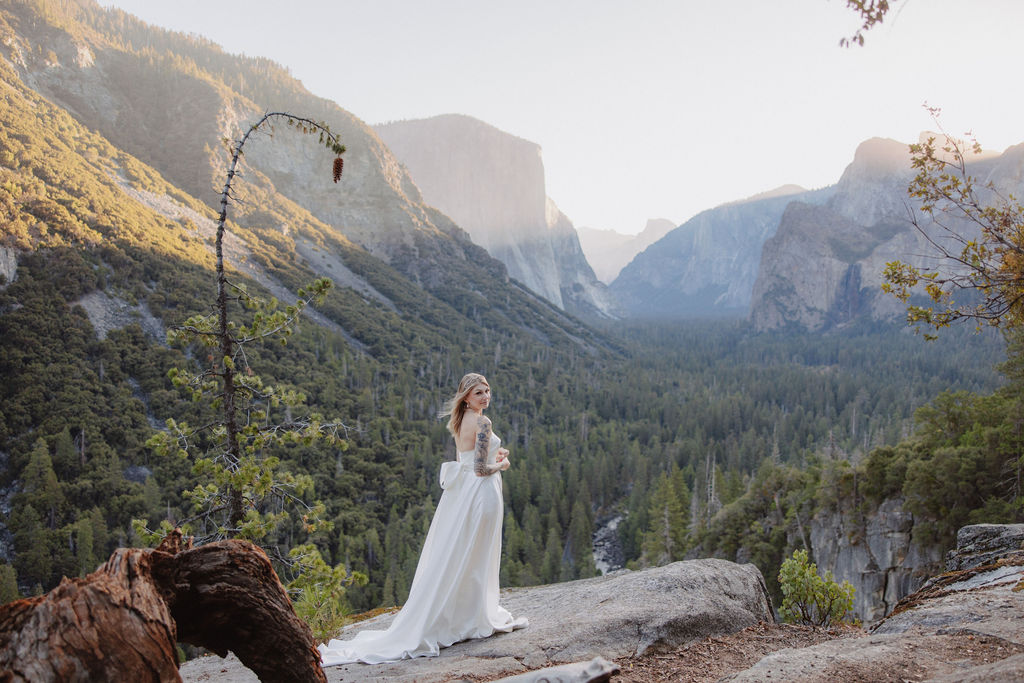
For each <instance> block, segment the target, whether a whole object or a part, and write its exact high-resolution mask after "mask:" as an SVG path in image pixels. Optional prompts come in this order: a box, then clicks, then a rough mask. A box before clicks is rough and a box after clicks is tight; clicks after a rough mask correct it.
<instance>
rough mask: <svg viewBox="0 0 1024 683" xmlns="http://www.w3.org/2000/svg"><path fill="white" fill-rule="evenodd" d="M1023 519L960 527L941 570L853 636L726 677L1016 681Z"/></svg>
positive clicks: (1020, 664)
mask: <svg viewBox="0 0 1024 683" xmlns="http://www.w3.org/2000/svg"><path fill="white" fill-rule="evenodd" d="M1022 544H1024V524H1011V525H999V524H977V525H972V526H967V527H964V528H962V529H960V532H959V533H958V534H957V548H956V550H954V551H952V552H950V554H949V556H948V557H947V560H946V562H947V569H948V570H949V571H947V572H946V573H944V574H940V575H939V576H936V577H933V578H932V579H930V580H929V581H928V582H927V583H925V585H924V586H922V587H921V589H920V590H918V591H917V592H915V593H913V594H911V595H908V596H907V597H906V598H904V599H903V600H901V601H900V602H899V603H898V604H897V605H896V607H895V609H893V612H892V614H890V615H889V616H888V617H886V618H885V619H883V620H882V621H881V622H880V623H879V624H878V625H876V626H875V627H874V629H873V630H872V631H871V633H869V634H866V635H863V636H861V637H850V638H842V639H837V640H831V641H828V642H824V643H820V644H818V645H814V646H812V647H806V648H799V649H783V650H779V651H778V652H774V653H772V654H770V655H768V656H766V657H764V658H763V659H761V661H759V662H758V663H757V664H755V665H754V666H753V667H751V668H749V669H747V670H745V671H742V672H739V673H736V674H733V675H731V676H728V677H726V678H724V679H722V680H726V681H744V682H746V681H769V680H775V681H778V680H786V681H948V682H952V681H978V682H982V681H985V682H988V681H1024V550H1022Z"/></svg>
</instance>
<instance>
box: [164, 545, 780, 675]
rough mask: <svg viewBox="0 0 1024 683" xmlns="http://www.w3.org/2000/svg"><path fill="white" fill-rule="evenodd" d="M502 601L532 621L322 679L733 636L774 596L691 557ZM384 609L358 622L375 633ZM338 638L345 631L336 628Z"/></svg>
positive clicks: (563, 659) (522, 664)
mask: <svg viewBox="0 0 1024 683" xmlns="http://www.w3.org/2000/svg"><path fill="white" fill-rule="evenodd" d="M502 604H503V605H504V606H505V607H507V608H508V609H509V610H510V611H511V612H512V613H513V614H515V615H516V616H525V617H527V618H529V620H530V625H529V627H527V628H525V629H522V630H519V631H513V632H512V633H505V634H500V635H496V636H492V637H490V638H484V639H480V640H470V641H465V642H462V643H457V644H456V645H453V646H452V647H449V648H446V649H444V650H442V651H441V655H440V656H439V657H436V658H430V659H415V660H404V661H401V662H394V663H389V664H380V665H374V666H367V665H363V664H349V665H346V666H340V667H328V668H327V669H326V672H327V678H328V680H329V681H341V680H345V681H379V680H388V681H412V680H416V681H422V682H426V681H442V680H451V679H454V678H459V677H460V676H469V675H473V676H474V677H487V678H495V677H499V676H501V675H513V674H518V673H522V672H524V671H526V670H529V669H538V668H542V667H545V666H550V665H554V664H561V663H569V662H578V661H584V660H589V659H591V658H593V657H596V656H602V657H605V658H606V659H612V658H615V657H623V656H630V655H642V654H644V653H645V652H647V651H648V650H651V649H652V648H660V647H668V646H674V645H679V644H683V643H687V642H690V641H694V640H700V639H702V638H704V637H706V636H708V635H714V634H719V635H720V634H725V633H733V632H735V631H738V630H740V629H742V628H744V627H746V626H750V625H753V624H756V623H758V622H761V621H773V617H772V606H771V601H770V599H769V597H768V593H767V591H766V589H765V585H764V579H763V577H762V576H761V573H760V572H759V571H758V570H757V568H756V567H754V566H753V565H750V564H746V565H738V564H734V563H732V562H727V561H725V560H690V561H686V562H676V563H674V564H670V565H667V566H664V567H657V568H653V569H646V570H642V571H634V572H630V571H621V572H615V573H613V574H609V575H607V576H602V577H597V578H593V579H584V580H580V581H570V582H567V583H560V584H552V585H547V586H537V587H534V588H514V589H509V590H505V591H503V592H502ZM393 618H394V615H391V614H389V615H384V616H380V617H375V618H374V619H371V620H368V621H365V622H361V623H358V624H355V625H353V626H351V627H349V628H348V629H347V631H346V632H347V633H349V634H351V633H354V632H355V631H358V630H361V629H364V628H375V629H381V628H386V627H387V625H388V624H389V623H390V622H391V620H392V619H393ZM341 637H342V638H344V637H345V634H344V633H343V634H342V636H341ZM214 672H215V673H216V680H218V681H224V682H227V681H230V682H241V681H254V680H255V678H254V677H253V676H251V674H250V672H248V671H246V670H244V669H242V668H241V667H240V666H239V665H238V663H237V662H232V661H230V660H228V661H224V660H220V659H217V658H202V659H199V660H195V661H192V662H188V663H186V664H185V665H183V666H182V669H181V674H182V678H183V679H184V680H186V681H201V680H208V678H207V676H208V674H211V673H214Z"/></svg>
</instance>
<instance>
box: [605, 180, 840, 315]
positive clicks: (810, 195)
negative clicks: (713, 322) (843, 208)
mask: <svg viewBox="0 0 1024 683" xmlns="http://www.w3.org/2000/svg"><path fill="white" fill-rule="evenodd" d="M827 193H828V191H827V190H826V191H816V192H806V191H804V190H803V189H802V188H798V187H795V186H787V187H785V188H780V189H779V190H778V191H776V192H771V193H767V194H765V195H758V196H755V197H751V198H749V199H746V200H743V201H739V202H732V203H729V204H724V205H722V206H719V207H716V208H713V209H709V210H707V211H703V212H701V213H699V214H697V215H696V216H694V217H693V218H691V219H690V220H688V221H686V222H685V223H683V224H682V225H681V226H679V227H678V228H676V229H675V230H673V231H671V232H669V233H668V234H667V235H665V236H664V237H663V238H661V239H660V240H658V241H657V242H655V243H654V244H652V245H651V246H649V247H647V248H646V249H645V250H644V251H643V252H641V253H639V254H637V256H636V257H635V258H634V259H633V260H632V261H631V262H630V263H629V265H627V266H626V267H625V268H623V269H622V272H621V273H619V275H618V277H617V278H616V279H615V281H614V282H612V284H611V285H610V287H609V290H610V291H611V293H612V295H613V296H614V297H615V298H616V300H617V301H618V303H619V305H620V307H621V308H620V311H621V312H622V313H623V314H627V313H628V314H631V315H635V314H639V315H652V314H653V315H659V314H660V315H672V316H681V317H687V316H707V315H733V316H738V317H739V316H745V315H746V314H747V310H748V307H749V305H750V297H751V291H752V289H753V287H754V281H755V279H756V278H757V274H758V266H759V263H760V261H761V250H762V246H763V245H764V244H765V241H766V240H767V239H768V238H770V237H771V236H772V235H774V234H775V231H776V229H777V228H778V226H779V219H780V218H781V217H782V213H783V211H784V210H785V208H786V206H787V205H789V204H790V202H792V201H794V200H797V199H799V200H801V201H805V202H810V203H817V202H821V201H824V200H825V198H826V197H827Z"/></svg>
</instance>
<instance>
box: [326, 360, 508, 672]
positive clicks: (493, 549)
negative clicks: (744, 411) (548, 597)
mask: <svg viewBox="0 0 1024 683" xmlns="http://www.w3.org/2000/svg"><path fill="white" fill-rule="evenodd" d="M490 402H491V387H490V385H489V384H488V383H487V380H486V379H485V378H484V376H483V375H479V374H476V373H470V374H468V375H466V376H465V377H463V378H462V381H461V382H459V388H458V391H457V392H456V393H455V396H454V398H452V399H451V401H449V402H448V403H447V404H445V411H444V412H443V413H441V416H442V417H443V416H445V415H450V416H451V417H450V419H449V421H448V430H449V431H450V432H451V433H452V436H454V437H455V446H456V450H457V451H458V456H457V459H456V460H455V461H453V462H446V463H444V465H443V466H442V468H441V486H442V488H443V489H444V491H443V492H442V493H441V500H440V502H439V503H438V504H437V510H436V512H435V513H434V519H433V520H432V521H431V523H430V530H429V531H428V532H427V539H426V541H424V543H423V551H422V553H421V554H420V561H419V564H417V565H416V575H415V577H414V578H413V581H412V587H411V588H410V589H409V599H408V600H406V602H405V605H404V606H403V607H402V609H401V611H400V612H399V613H398V614H397V615H396V616H395V620H394V621H393V622H392V623H391V626H390V627H389V628H388V629H387V630H386V631H370V630H367V631H361V632H359V633H358V634H357V635H356V636H355V638H353V639H352V640H332V641H331V642H329V643H327V644H326V645H321V646H320V656H321V659H322V662H323V665H324V666H334V665H337V664H347V663H349V662H366V663H367V664H377V663H380V662H389V661H394V660H398V659H403V658H406V657H428V656H436V655H437V654H438V650H440V648H442V647H448V646H449V645H451V644H453V643H457V642H459V641H460V640H466V639H468V638H485V637H487V636H490V635H491V634H493V633H495V632H497V631H505V632H507V631H511V630H513V629H517V628H522V627H524V626H526V625H527V620H526V619H525V618H519V619H514V618H513V617H512V615H511V614H509V612H508V610H506V609H504V608H503V607H502V606H501V605H499V604H498V562H499V560H500V557H501V527H502V515H503V514H504V502H503V500H502V496H501V474H499V473H500V472H501V471H503V470H507V469H508V468H509V460H508V455H509V453H508V450H506V449H504V448H501V447H500V446H501V439H499V438H498V437H497V436H495V435H494V434H493V433H491V421H490V420H489V419H488V418H487V417H485V416H484V414H483V411H484V409H486V408H487V406H488V405H489V404H490Z"/></svg>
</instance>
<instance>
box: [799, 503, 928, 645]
mask: <svg viewBox="0 0 1024 683" xmlns="http://www.w3.org/2000/svg"><path fill="white" fill-rule="evenodd" d="M913 527H914V518H913V515H911V514H910V513H909V512H906V511H905V510H903V501H902V499H899V498H896V499H890V500H886V501H883V502H882V503H881V504H880V505H879V506H878V509H877V510H875V511H873V512H871V513H870V514H868V515H866V516H864V517H861V515H859V514H857V515H851V514H849V513H839V512H835V511H831V512H824V513H820V514H818V515H817V516H816V517H814V519H812V520H811V523H810V532H809V535H810V542H811V548H812V549H813V554H812V559H813V561H814V562H815V563H816V564H817V565H818V569H819V570H821V571H825V570H826V569H828V570H831V571H832V574H833V575H834V577H835V580H836V581H838V582H840V583H842V582H843V581H849V582H850V583H851V584H852V585H853V587H854V588H855V589H856V593H854V603H853V613H854V615H855V616H856V617H857V618H858V619H860V620H861V621H862V622H864V623H865V624H866V625H869V626H870V625H872V624H874V623H876V622H877V621H878V620H879V619H881V618H882V617H884V616H885V615H887V614H888V613H889V612H890V611H891V610H892V608H893V607H895V606H896V603H897V602H898V601H899V600H900V599H901V598H903V597H904V596H906V595H909V594H910V593H912V592H913V591H915V590H917V589H918V588H920V587H921V585H922V584H923V583H924V582H925V580H926V579H927V578H928V577H929V576H932V575H933V574H935V573H937V572H939V571H941V570H942V552H941V550H938V549H934V548H928V547H923V546H921V545H920V544H918V543H915V541H914V533H913Z"/></svg>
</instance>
